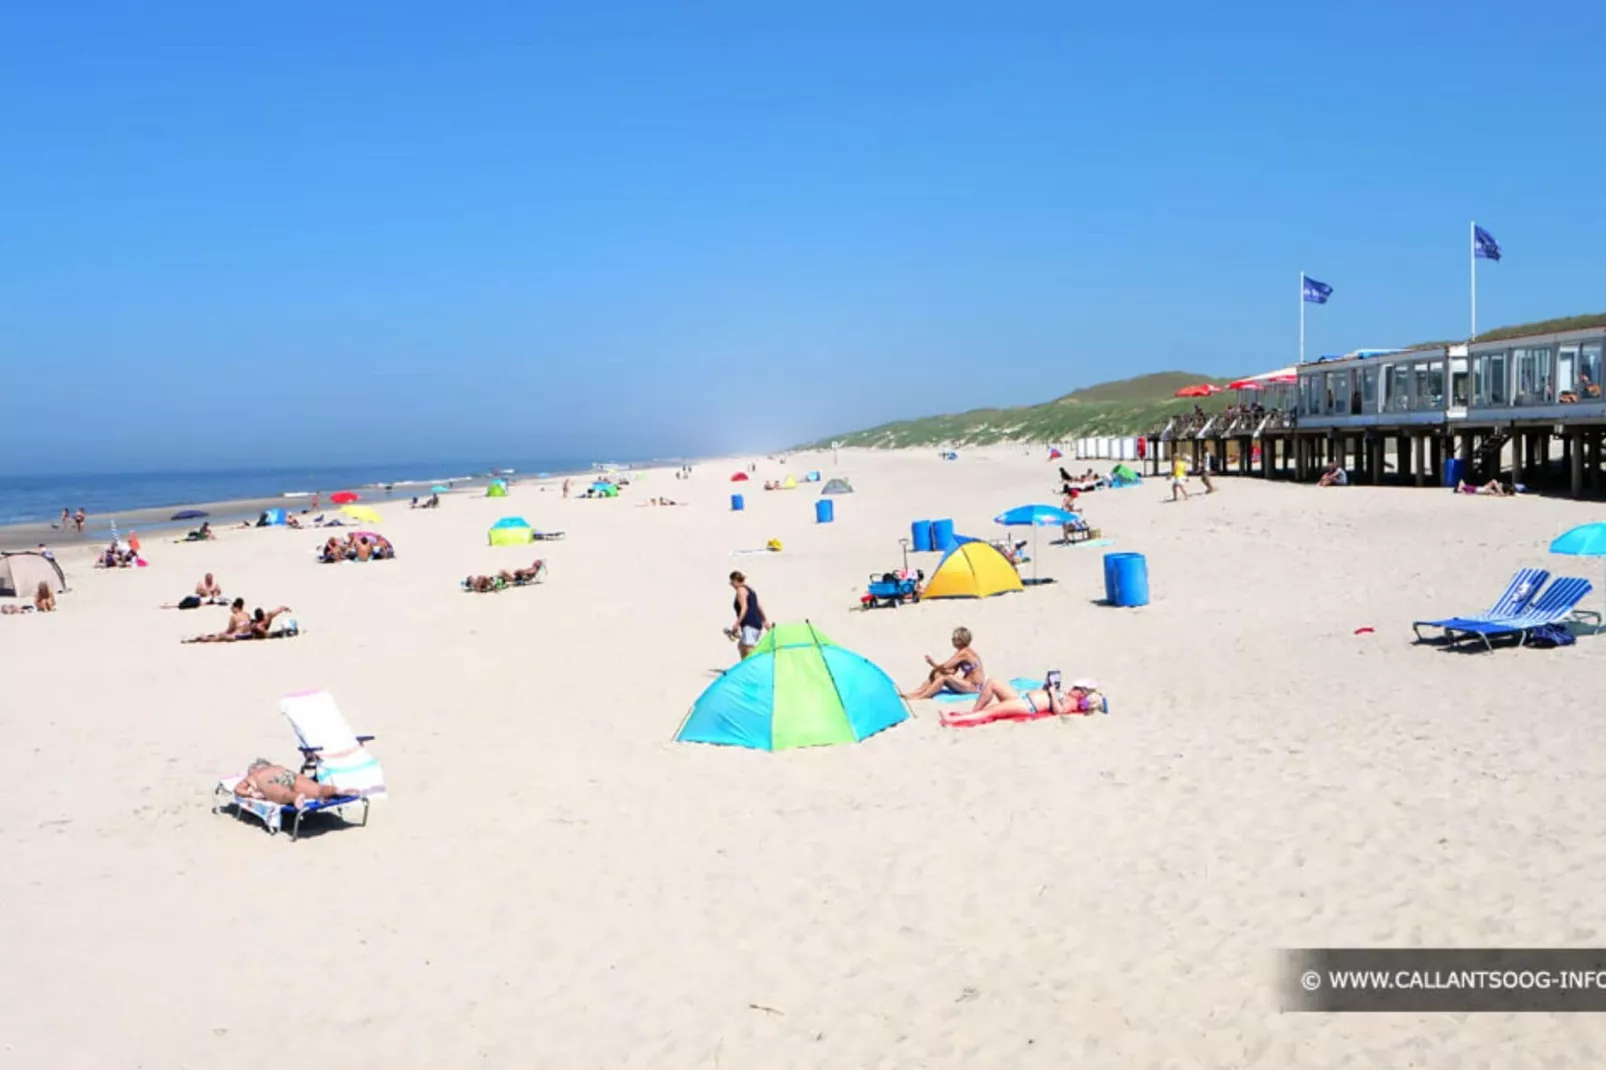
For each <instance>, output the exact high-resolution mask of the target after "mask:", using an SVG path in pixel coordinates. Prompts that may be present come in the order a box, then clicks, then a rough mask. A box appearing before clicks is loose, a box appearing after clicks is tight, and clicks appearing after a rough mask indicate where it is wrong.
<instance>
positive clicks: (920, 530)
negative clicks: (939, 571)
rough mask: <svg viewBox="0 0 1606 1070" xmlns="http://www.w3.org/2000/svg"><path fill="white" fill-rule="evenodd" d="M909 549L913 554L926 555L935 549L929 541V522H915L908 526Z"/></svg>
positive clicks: (933, 544) (935, 546)
mask: <svg viewBox="0 0 1606 1070" xmlns="http://www.w3.org/2000/svg"><path fill="white" fill-rule="evenodd" d="M909 548H910V549H911V550H913V551H914V552H915V553H917V554H918V553H926V552H928V551H930V550H935V549H936V548H937V545H936V543H934V542H932V541H931V521H929V520H916V521H915V522H914V523H913V524H910V525H909Z"/></svg>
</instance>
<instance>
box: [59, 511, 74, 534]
mask: <svg viewBox="0 0 1606 1070" xmlns="http://www.w3.org/2000/svg"><path fill="white" fill-rule="evenodd" d="M71 523H72V510H71V509H63V510H62V511H61V523H60V524H58V525H56V526H57V527H59V528H61V530H62V531H66V530H67V525H68V524H71Z"/></svg>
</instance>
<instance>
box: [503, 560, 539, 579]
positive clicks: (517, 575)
mask: <svg viewBox="0 0 1606 1070" xmlns="http://www.w3.org/2000/svg"><path fill="white" fill-rule="evenodd" d="M545 571H546V562H545V561H543V560H541V559H540V558H539V557H538V558H536V559H535V564H533V565H531V566H530V567H529V568H516V569H514V570H513V573H512V575H511V576H510V577H509V582H511V583H534V582H535V581H536V580H538V579H540V578H541V574H542V573H544V572H545ZM502 575H504V576H507V575H508V573H506V572H504V573H502Z"/></svg>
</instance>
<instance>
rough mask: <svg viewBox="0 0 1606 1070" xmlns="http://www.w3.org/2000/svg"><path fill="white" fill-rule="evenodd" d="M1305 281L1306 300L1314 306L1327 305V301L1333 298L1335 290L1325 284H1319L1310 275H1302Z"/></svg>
mask: <svg viewBox="0 0 1606 1070" xmlns="http://www.w3.org/2000/svg"><path fill="white" fill-rule="evenodd" d="M1300 278H1302V279H1304V280H1305V300H1307V301H1309V302H1310V303H1311V304H1313V305H1325V304H1327V299H1328V298H1329V297H1332V296H1333V288H1332V287H1331V286H1329V285H1327V283H1325V282H1317V281H1316V280H1315V279H1313V278H1310V277H1309V276H1308V275H1301V276H1300Z"/></svg>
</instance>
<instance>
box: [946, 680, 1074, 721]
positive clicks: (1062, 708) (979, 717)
mask: <svg viewBox="0 0 1606 1070" xmlns="http://www.w3.org/2000/svg"><path fill="white" fill-rule="evenodd" d="M1075 711H1076V706H1075V705H1074V704H1073V703H1072V702H1071V701H1070V700H1069V699H1067V698H1066V696H1065V695H1063V694H1061V693H1060V692H1059V691H1057V690H1054V689H1051V688H1046V687H1040V688H1036V689H1034V690H1031V691H1016V690H1015V689H1014V688H1013V687H1010V686H1009V684H1007V683H1005V682H1004V681H1003V680H988V681H987V682H986V683H985V684H983V685H982V688H981V694H980V695H977V696H976V704H975V705H974V706H972V707H971V708H970V711H969V712H968V713H956V714H952V715H948V714H944V715H943V718H942V723H943V724H945V725H961V726H962V725H971V724H986V723H987V722H988V721H994V720H998V719H999V718H1003V717H1011V716H1014V717H1036V716H1038V715H1040V714H1048V713H1058V714H1064V713H1074V712H1075Z"/></svg>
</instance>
